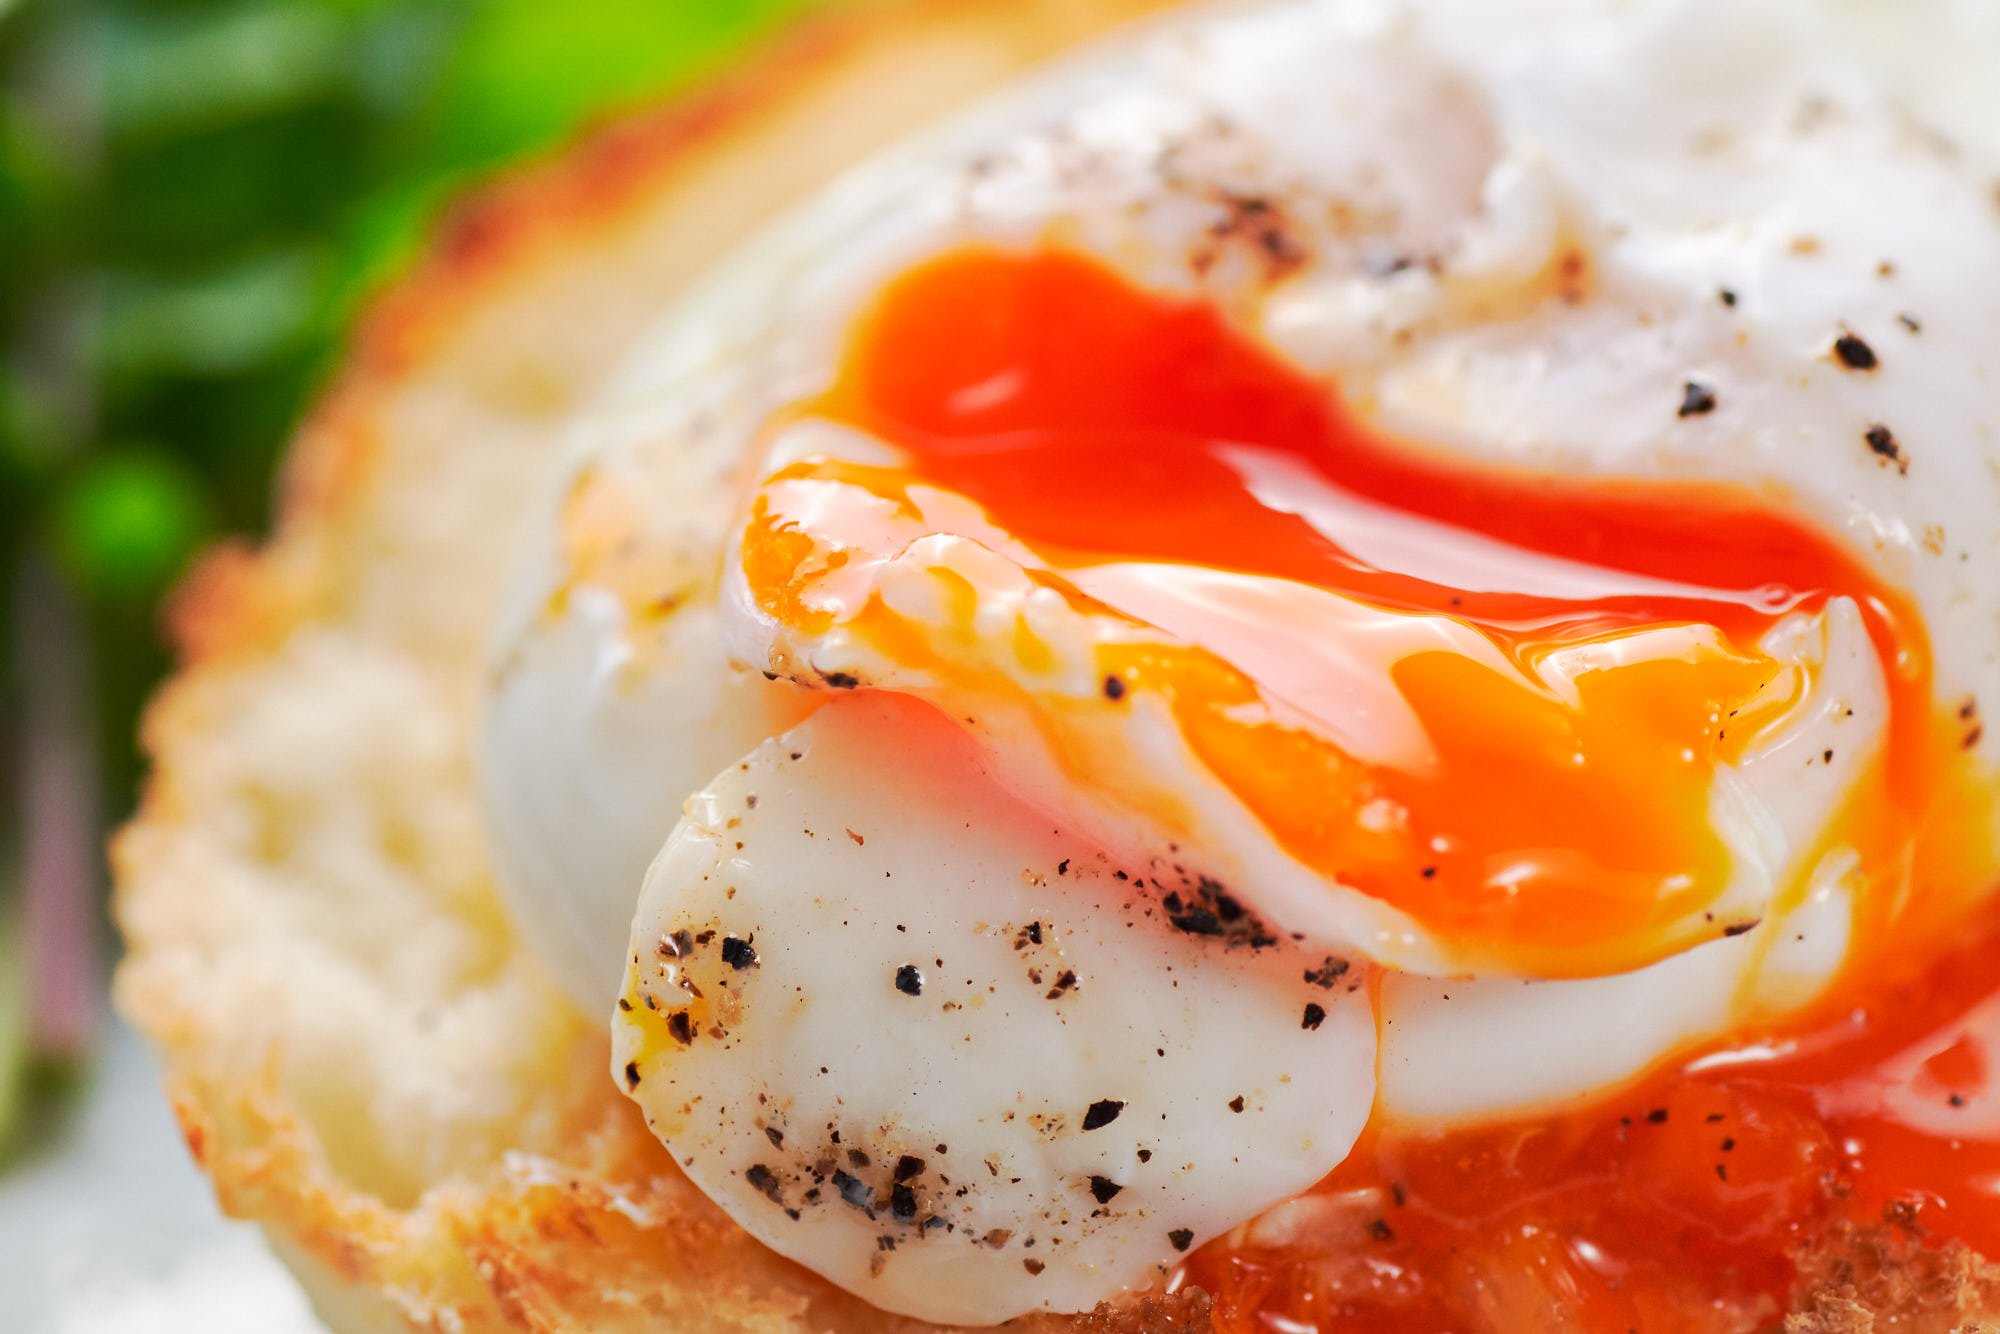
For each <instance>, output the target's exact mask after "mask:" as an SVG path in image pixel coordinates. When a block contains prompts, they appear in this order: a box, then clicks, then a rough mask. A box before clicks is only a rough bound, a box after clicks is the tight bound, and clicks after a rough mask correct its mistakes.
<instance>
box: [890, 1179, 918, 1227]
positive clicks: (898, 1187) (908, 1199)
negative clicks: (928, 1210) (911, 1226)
mask: <svg viewBox="0 0 2000 1334" xmlns="http://www.w3.org/2000/svg"><path fill="white" fill-rule="evenodd" d="M889 1212H890V1214H891V1215H893V1216H894V1217H896V1218H898V1219H901V1220H902V1221H903V1222H905V1223H907V1222H909V1221H910V1220H911V1219H913V1218H915V1217H916V1216H917V1193H916V1192H915V1191H913V1190H911V1189H910V1188H909V1187H908V1186H906V1185H904V1184H903V1183H902V1182H900V1181H899V1182H897V1183H896V1184H895V1185H893V1186H891V1187H890V1188H889Z"/></svg>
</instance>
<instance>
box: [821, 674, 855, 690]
mask: <svg viewBox="0 0 2000 1334" xmlns="http://www.w3.org/2000/svg"><path fill="white" fill-rule="evenodd" d="M824 679H825V681H826V683H827V684H828V685H830V686H832V687H833V688H834V689H835V690H852V689H854V688H855V687H856V686H858V685H860V684H861V678H860V677H858V676H854V675H851V674H850V673H847V672H827V673H826V674H825V677H824Z"/></svg>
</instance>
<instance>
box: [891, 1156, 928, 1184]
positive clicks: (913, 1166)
mask: <svg viewBox="0 0 2000 1334" xmlns="http://www.w3.org/2000/svg"><path fill="white" fill-rule="evenodd" d="M923 1174H924V1160H923V1159H921V1158H919V1157H917V1155H915V1154H914V1153H906V1154H904V1155H903V1156H902V1157H900V1158H898V1159H897V1160H896V1180H898V1181H913V1180H915V1179H916V1178H917V1177H920V1176H922V1175H923Z"/></svg>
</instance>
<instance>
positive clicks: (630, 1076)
mask: <svg viewBox="0 0 2000 1334" xmlns="http://www.w3.org/2000/svg"><path fill="white" fill-rule="evenodd" d="M625 1087H626V1088H628V1089H635V1088H638V1087H639V1063H638V1062H637V1061H627V1062H625Z"/></svg>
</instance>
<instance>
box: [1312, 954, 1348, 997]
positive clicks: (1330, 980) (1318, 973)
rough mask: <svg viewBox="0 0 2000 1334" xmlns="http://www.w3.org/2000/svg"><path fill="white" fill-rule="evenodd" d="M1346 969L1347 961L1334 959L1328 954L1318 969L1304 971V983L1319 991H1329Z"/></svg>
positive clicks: (1344, 973)
mask: <svg viewBox="0 0 2000 1334" xmlns="http://www.w3.org/2000/svg"><path fill="white" fill-rule="evenodd" d="M1347 969H1348V963H1347V960H1345V959H1336V958H1334V957H1333V956H1332V955H1331V954H1329V955H1327V956H1326V959H1325V961H1324V962H1323V963H1321V964H1320V966H1319V967H1317V968H1308V969H1306V983H1307V985H1309V986H1315V987H1318V988H1319V989H1320V990H1321V991H1331V990H1333V984H1334V983H1335V982H1337V981H1339V980H1340V979H1341V978H1342V977H1344V976H1345V975H1346V973H1347Z"/></svg>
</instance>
